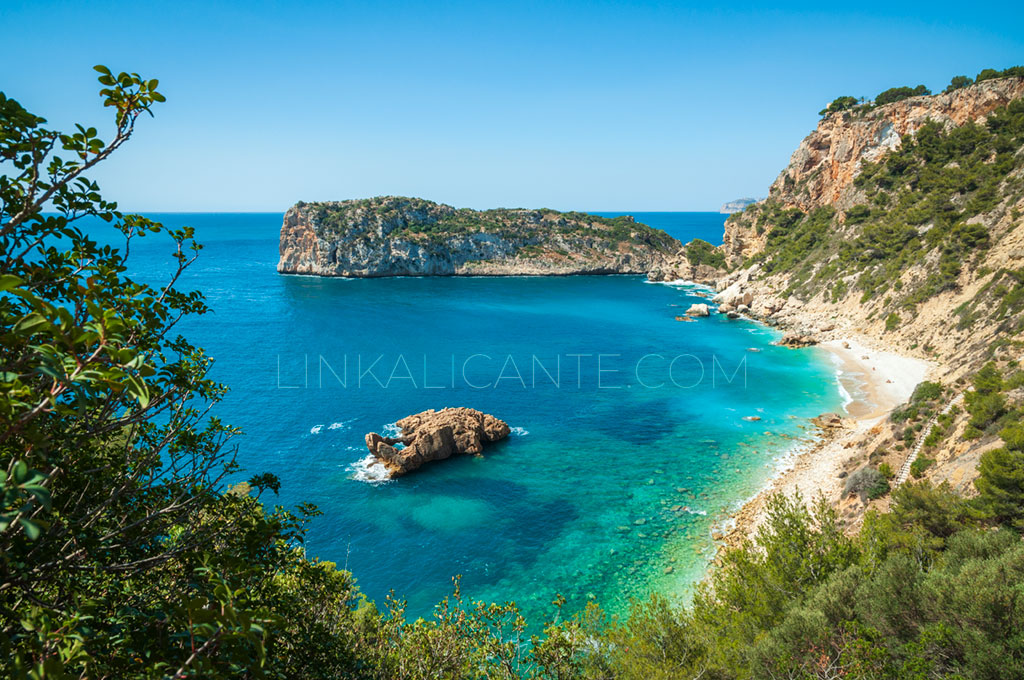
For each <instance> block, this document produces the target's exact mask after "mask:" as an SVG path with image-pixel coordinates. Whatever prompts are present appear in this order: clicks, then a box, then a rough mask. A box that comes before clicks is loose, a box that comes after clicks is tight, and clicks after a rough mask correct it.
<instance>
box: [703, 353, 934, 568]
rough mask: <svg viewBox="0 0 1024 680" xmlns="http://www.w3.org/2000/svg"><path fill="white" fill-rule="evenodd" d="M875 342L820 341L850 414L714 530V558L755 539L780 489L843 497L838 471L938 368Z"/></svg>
mask: <svg viewBox="0 0 1024 680" xmlns="http://www.w3.org/2000/svg"><path fill="white" fill-rule="evenodd" d="M870 342H871V341H869V340H866V339H865V338H862V337H852V336H848V337H842V338H837V339H833V340H828V341H826V342H822V343H819V344H818V345H816V346H817V347H820V348H822V349H823V350H825V351H827V352H829V353H830V355H831V357H832V359H833V360H834V361H835V362H836V366H837V375H836V379H837V381H838V383H839V386H840V389H842V390H843V391H845V392H846V393H847V394H848V395H849V401H848V403H847V404H846V405H845V407H844V410H845V411H846V413H845V414H840V415H841V416H842V425H841V427H838V428H829V429H828V430H825V429H823V428H819V429H818V432H817V434H816V436H815V441H814V442H813V443H811V444H810V445H809V446H807V447H805V448H803V450H797V451H793V452H792V453H791V454H789V455H788V456H787V457H786V460H785V464H784V465H781V466H780V467H779V468H778V469H777V470H776V472H775V474H773V475H772V477H771V478H770V479H769V480H767V482H766V483H765V485H764V486H763V487H762V488H761V489H760V490H758V491H757V493H755V494H754V495H753V496H752V497H750V498H748V499H747V500H746V501H745V502H744V503H743V505H742V506H741V507H740V508H739V509H737V510H735V511H734V512H731V513H729V515H728V517H727V518H726V520H725V521H724V522H723V523H722V524H720V525H719V527H718V528H717V529H716V530H713V535H712V538H713V540H714V541H715V544H716V551H715V554H716V558H715V559H714V560H713V561H714V562H717V561H718V557H717V556H718V555H720V554H721V552H722V550H725V549H729V548H734V547H738V546H739V545H741V544H742V543H743V542H744V541H747V540H751V539H752V538H753V537H754V535H755V533H756V531H757V530H758V528H759V527H760V526H761V525H762V524H763V523H764V521H765V518H766V514H765V510H766V504H767V501H768V499H769V498H770V497H771V496H773V495H775V494H777V493H782V494H785V495H787V496H792V495H793V494H794V493H795V492H798V491H799V492H800V494H801V495H802V496H803V499H804V501H805V502H807V501H811V500H813V499H814V498H816V497H817V496H818V495H819V494H820V495H823V496H824V497H825V499H826V500H827V501H828V502H829V503H830V504H832V505H836V504H837V503H838V502H839V501H840V500H841V499H842V495H843V486H844V480H843V479H842V478H841V477H840V476H839V474H840V472H841V471H842V469H843V468H844V466H845V464H846V463H847V461H848V460H849V459H850V458H851V456H853V455H855V454H857V453H858V449H857V447H856V444H857V443H858V442H860V441H862V440H863V439H864V438H865V437H867V436H869V435H871V434H872V430H873V429H874V428H875V427H876V426H877V425H878V424H879V423H880V422H881V421H882V420H883V419H884V418H886V417H887V416H888V415H889V413H890V412H891V411H892V410H893V409H894V408H896V407H897V406H899V405H900V404H903V403H904V402H906V401H907V400H908V399H909V398H910V396H911V394H913V391H914V388H915V387H916V386H917V385H918V384H919V383H920V382H921V381H923V380H926V379H927V377H928V376H929V375H930V374H931V373H932V372H934V371H935V369H936V368H937V367H938V366H937V364H935V363H933V362H930V361H925V360H923V359H917V358H913V357H908V356H905V355H902V354H899V353H897V352H894V351H891V350H882V349H877V348H872V347H869V346H868V343H870ZM872 344H873V343H872ZM794 351H798V350H794Z"/></svg>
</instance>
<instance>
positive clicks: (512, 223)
mask: <svg viewBox="0 0 1024 680" xmlns="http://www.w3.org/2000/svg"><path fill="white" fill-rule="evenodd" d="M301 206H302V207H304V208H306V209H307V210H309V211H310V212H311V214H312V215H313V216H314V218H315V221H316V224H317V225H318V227H319V228H320V229H323V230H324V232H325V233H327V234H331V235H338V236H344V235H345V234H346V233H348V232H349V230H350V229H351V227H352V225H353V224H358V223H360V222H361V221H362V220H364V219H373V220H375V221H379V222H380V223H382V224H386V225H388V227H389V229H390V231H387V232H386V236H387V237H388V238H391V239H403V240H412V241H423V240H427V241H434V242H444V241H446V240H447V239H449V238H451V237H459V236H465V235H467V234H492V235H496V236H501V237H503V238H508V239H514V240H523V241H525V242H528V243H525V245H537V244H538V243H540V242H542V241H543V240H544V239H547V238H550V237H554V236H562V237H565V238H594V239H601V240H605V241H608V242H609V243H611V244H618V243H624V242H625V243H634V244H637V245H643V246H647V247H650V248H655V249H657V250H662V251H664V252H667V253H674V252H675V251H676V250H677V249H678V248H679V242H678V241H676V240H675V239H674V238H672V237H671V236H669V235H668V234H666V233H665V232H664V231H662V230H661V229H654V228H653V227H649V226H648V225H646V224H642V223H640V222H637V221H635V220H634V219H633V218H632V217H629V216H620V217H601V216H599V215H591V214H589V213H582V212H559V211H557V210H551V209H546V208H542V209H538V210H529V209H523V208H494V209H490V210H473V209H471V208H453V207H452V206H449V205H444V204H440V203H435V202H433V201H428V200H425V199H422V198H406V197H403V196H380V197H375V198H364V199H355V200H349V201H337V202H318V203H303V204H301Z"/></svg>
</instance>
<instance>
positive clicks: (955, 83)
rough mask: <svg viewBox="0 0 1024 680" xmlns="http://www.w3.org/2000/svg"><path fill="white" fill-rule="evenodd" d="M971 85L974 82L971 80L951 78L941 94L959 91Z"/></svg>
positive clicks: (962, 77)
mask: <svg viewBox="0 0 1024 680" xmlns="http://www.w3.org/2000/svg"><path fill="white" fill-rule="evenodd" d="M973 83H974V80H973V79H972V78H968V77H967V76H953V79H952V80H951V81H949V85H947V86H946V89H945V90H943V92H952V91H953V90H959V89H960V88H962V87H967V86H968V85H971V84H973Z"/></svg>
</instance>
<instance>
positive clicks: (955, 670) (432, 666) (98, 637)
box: [0, 68, 1024, 680]
mask: <svg viewBox="0 0 1024 680" xmlns="http://www.w3.org/2000/svg"><path fill="white" fill-rule="evenodd" d="M99 70H100V74H101V75H100V80H101V83H102V84H103V85H104V90H103V94H104V97H105V101H106V102H107V103H108V104H109V105H110V106H112V107H114V108H115V111H116V116H115V122H116V132H115V136H114V138H113V141H111V142H110V143H106V144H105V143H104V142H102V141H100V140H99V139H98V138H97V132H96V131H95V130H93V129H91V128H88V129H85V128H79V129H78V131H77V132H75V133H72V134H70V135H62V134H60V133H57V132H53V131H49V130H47V129H45V128H43V127H42V125H43V124H44V122H45V121H43V120H42V119H40V118H38V117H36V116H33V115H31V114H29V113H28V112H27V111H25V110H24V109H23V108H22V107H21V106H20V105H19V104H17V102H15V101H13V100H11V99H8V98H6V97H3V96H2V95H0V162H2V163H3V164H4V170H5V173H4V174H3V175H2V176H0V248H2V250H0V258H2V263H3V268H2V271H3V274H2V275H0V324H2V328H0V345H2V347H3V353H2V355H0V386H2V389H3V398H2V399H0V464H2V465H3V469H4V473H3V476H2V477H0V502H2V506H0V550H2V553H0V670H2V671H3V675H4V676H5V677H14V678H366V679H368V680H394V679H397V680H428V679H430V680H432V679H434V678H452V679H456V678H460V679H461V678H465V679H467V680H469V679H480V678H496V679H508V680H512V679H513V678H554V679H558V680H563V679H568V678H590V679H594V680H597V679H609V678H627V679H630V678H636V679H638V680H640V679H642V680H657V679H665V680H668V679H670V678H673V679H674V678H680V677H703V678H723V679H724V678H737V679H739V678H778V677H804V678H825V677H836V678H837V677H856V678H868V679H870V678H907V679H910V678H915V679H916V678H931V677H955V678H1017V677H1021V676H1022V675H1024V626H1022V624H1021V621H1024V592H1022V591H1021V588H1020V585H1019V584H1020V583H1022V582H1024V543H1022V542H1021V540H1020V536H1019V534H1018V533H1016V531H1015V529H1017V528H1019V527H1020V522H1019V514H1015V513H1019V508H1020V507H1022V504H1021V501H1022V500H1024V496H1022V493H1021V492H1022V489H1021V485H1020V480H1021V477H1020V474H1019V473H1020V470H1021V465H1020V462H1019V460H1018V459H1019V458H1021V457H1022V456H1024V453H1022V449H1024V433H1022V432H1020V431H1019V427H1017V425H1012V426H1011V427H1007V428H1005V429H1004V431H1003V432H1002V436H1003V438H1004V441H1005V444H1006V446H1005V451H1006V452H1008V454H1012V456H1008V457H1007V456H1003V455H1002V454H1000V456H996V457H993V459H992V464H991V466H990V469H988V470H985V469H983V471H982V479H981V480H979V483H978V488H979V491H980V496H979V500H978V501H964V500H963V499H961V498H959V497H957V496H956V495H955V494H953V493H952V492H950V491H949V490H948V489H947V488H938V489H936V488H932V487H930V486H928V485H926V484H920V485H910V486H904V487H901V488H900V489H899V490H897V491H896V492H895V494H894V496H895V497H894V510H893V511H892V512H891V513H890V514H885V515H879V514H871V515H869V516H868V519H867V520H866V522H865V526H864V528H863V530H862V531H861V533H860V535H859V536H858V537H857V538H850V537H848V536H846V535H845V534H844V533H843V531H842V530H841V527H840V525H839V522H838V519H837V517H836V515H835V513H834V512H833V511H832V510H831V509H829V508H828V507H827V506H825V505H824V504H822V503H818V504H817V505H816V506H814V507H813V509H807V508H806V507H805V506H804V504H803V502H802V500H801V499H799V498H794V499H785V498H782V497H775V498H773V499H772V500H771V502H770V506H769V513H768V521H767V522H766V523H765V525H764V527H763V528H762V529H761V530H760V531H759V533H758V535H757V537H756V540H755V541H754V542H753V543H750V544H746V545H744V546H742V547H740V548H738V549H735V550H732V551H730V552H728V553H727V554H725V556H724V559H723V565H722V566H721V568H719V569H716V570H715V571H713V572H712V576H711V578H710V580H709V581H708V582H707V583H706V584H704V585H703V586H702V587H701V588H700V590H699V591H698V593H697V594H696V596H695V598H694V601H693V603H692V605H691V606H688V607H685V608H684V607H680V606H677V605H674V604H671V603H669V602H667V601H665V600H663V599H659V598H655V599H653V600H652V601H650V602H648V603H644V604H638V605H637V606H636V609H635V611H634V612H633V614H632V615H631V616H630V617H629V619H628V620H625V621H608V620H607V619H606V618H605V617H604V615H603V614H602V613H601V611H600V610H599V609H598V608H597V607H596V606H591V607H590V608H588V609H587V610H585V611H584V612H580V613H578V614H577V615H576V616H573V617H572V618H570V619H568V620H563V621H560V622H559V621H558V620H557V619H556V621H555V622H553V623H550V624H548V625H547V626H546V627H545V629H544V631H543V635H537V636H531V637H529V639H527V633H526V630H527V628H526V622H525V621H523V619H522V617H521V616H520V615H519V613H518V611H517V610H516V608H515V606H514V605H512V604H506V605H493V604H484V603H464V602H463V601H462V600H461V598H460V595H459V591H458V586H457V583H456V588H455V592H454V594H453V596H452V597H451V598H449V599H447V600H445V601H444V602H442V603H441V604H439V605H438V607H437V608H436V609H435V611H434V614H433V616H432V617H430V618H429V619H428V620H422V619H421V620H416V621H412V622H410V621H408V620H407V619H406V617H405V612H404V604H403V603H402V602H401V601H399V600H397V599H394V598H389V599H388V600H387V601H386V602H385V603H383V609H381V610H379V609H378V608H377V607H376V606H375V605H373V604H371V603H368V602H366V601H364V600H363V598H361V596H360V595H359V593H358V590H357V589H356V587H355V585H354V584H353V581H352V578H351V576H350V575H349V574H348V573H346V572H344V571H339V570H337V569H336V567H335V565H333V564H331V563H328V562H320V561H318V560H315V559H310V558H308V557H307V556H306V555H305V554H304V552H303V550H302V548H301V544H302V540H303V535H304V528H305V522H306V520H307V519H308V518H310V517H312V516H313V515H315V514H316V510H315V508H312V507H310V506H304V507H301V508H299V509H298V512H297V513H291V512H288V511H285V510H283V509H281V508H276V509H274V510H273V511H270V512H267V511H265V510H264V508H263V505H262V504H261V503H260V501H259V498H260V497H261V496H265V495H266V494H267V493H268V492H275V491H276V489H277V487H278V482H277V480H276V478H275V477H274V476H273V475H270V474H262V475H257V476H255V477H253V478H252V479H251V480H250V482H249V483H248V484H246V485H241V486H240V487H239V488H235V489H233V490H230V491H226V492H225V491H224V490H223V485H222V483H221V481H222V479H223V477H224V475H225V474H227V473H228V472H229V471H231V470H233V469H234V464H233V455H232V454H233V450H232V449H231V447H230V437H231V436H232V435H234V433H235V431H234V430H233V429H232V428H229V427H227V426H224V425H222V424H221V423H219V422H218V421H217V420H216V419H212V418H210V417H209V414H208V410H209V408H210V406H211V405H212V404H215V403H216V401H217V400H218V399H219V398H220V397H221V396H222V394H223V392H224V388H223V387H222V386H220V385H217V384H216V383H214V382H212V381H210V380H209V379H208V378H207V375H206V374H207V369H208V368H209V360H208V359H207V358H206V357H205V355H203V353H202V352H201V350H199V349H198V348H195V347H193V346H192V345H190V344H189V343H188V342H187V341H186V340H185V339H183V338H181V337H178V336H175V335H174V333H173V330H174V327H175V325H176V323H177V321H178V320H179V319H180V318H182V317H183V316H186V315H191V314H202V313H204V312H205V311H206V308H205V306H204V304H203V301H202V297H201V295H199V294H198V293H186V292H182V291H179V290H177V289H176V288H175V287H174V284H175V282H176V280H177V279H178V276H180V274H181V272H182V271H183V270H184V269H185V268H186V267H187V266H188V265H189V263H190V262H191V260H192V258H193V257H194V256H195V254H196V253H197V252H198V246H197V245H196V244H194V242H193V241H192V233H191V231H189V230H181V231H174V232H165V230H164V229H163V228H162V227H161V225H159V224H157V223H154V222H151V221H149V220H147V219H145V218H143V217H140V216H137V215H128V214H123V213H121V212H119V211H118V209H117V206H116V205H115V204H113V203H109V202H106V201H104V200H103V199H102V198H101V197H100V195H99V190H98V187H97V186H96V185H95V184H94V183H93V182H91V181H90V180H87V179H86V178H85V176H84V173H85V172H86V171H88V170H89V169H90V168H91V167H93V166H94V165H96V163H98V162H100V161H102V160H103V159H104V158H106V157H107V156H109V154H110V153H112V152H113V151H114V150H115V149H116V148H117V147H118V146H120V145H121V144H122V143H123V142H124V141H126V140H127V139H128V138H129V137H130V135H131V132H132V130H133V126H134V123H135V121H136V119H137V118H138V117H139V116H140V115H141V114H143V113H146V112H147V111H149V110H150V108H151V106H152V105H153V104H154V103H158V102H160V101H162V97H161V96H160V95H159V92H158V91H157V89H156V88H157V85H158V84H157V83H156V82H155V81H146V80H144V79H142V78H141V77H139V76H137V75H135V74H118V75H116V76H115V75H114V74H112V73H110V72H109V71H107V70H106V69H102V68H100V69H99ZM48 202H49V204H50V205H52V206H53V208H54V209H55V213H52V214H44V213H43V212H42V208H43V206H44V205H46V204H47V203H48ZM89 216H92V217H99V218H101V219H103V220H105V221H106V222H108V223H110V225H111V227H112V228H115V229H118V230H120V232H121V233H122V234H123V236H124V238H125V242H126V244H128V243H130V242H131V241H132V240H133V239H137V238H142V237H144V236H145V237H146V238H158V237H160V236H161V234H163V235H165V236H166V237H169V238H170V240H171V241H172V243H174V244H175V250H174V255H173V257H174V259H175V261H176V262H177V265H178V267H177V272H176V273H175V274H174V275H173V276H172V279H171V281H170V282H169V283H168V284H167V285H165V286H161V287H151V286H149V285H146V284H141V283H137V282H134V281H131V280H130V279H128V278H127V277H126V276H125V275H124V272H125V256H124V255H123V252H127V247H126V248H125V250H124V251H119V250H116V249H112V248H107V247H100V246H98V245H97V244H96V243H95V242H93V241H91V240H90V239H89V238H88V237H87V236H86V235H85V234H83V233H82V232H81V231H80V230H79V229H78V227H77V226H76V225H77V223H78V222H79V220H82V219H83V218H85V217H89ZM1019 382H1020V381H1019V379H1018V377H1017V376H1016V375H1015V376H1011V377H1010V378H1008V379H1004V378H1003V376H1002V375H1001V374H1000V373H999V372H998V371H996V370H995V369H992V370H984V371H982V372H981V373H980V374H979V376H978V377H977V378H976V381H975V386H976V389H977V391H979V392H982V393H984V394H983V395H982V396H985V395H992V394H1002V393H1003V392H1004V391H1005V390H1006V389H1014V388H1015V387H1019V384H1018V383H1019ZM937 394H938V390H937V389H936V388H935V387H933V386H926V387H924V388H923V389H922V390H921V392H920V394H918V395H916V396H915V400H916V401H917V402H921V403H924V402H926V401H929V400H932V399H934V398H936V397H937ZM968 408H969V409H974V408H975V404H973V403H972V404H969V405H968ZM980 412H981V411H979V413H980ZM973 415H974V410H972V416H973ZM986 427H989V426H988V425H987V426H986ZM1013 456H1016V458H1014V457H1013ZM996 526H1002V528H996V529H994V528H993V527H996ZM561 604H562V603H561V602H560V601H559V602H556V605H559V606H560V605H561Z"/></svg>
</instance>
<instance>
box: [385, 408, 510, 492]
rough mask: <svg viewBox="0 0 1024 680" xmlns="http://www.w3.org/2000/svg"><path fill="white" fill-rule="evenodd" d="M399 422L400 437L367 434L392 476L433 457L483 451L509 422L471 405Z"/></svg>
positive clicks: (502, 433)
mask: <svg viewBox="0 0 1024 680" xmlns="http://www.w3.org/2000/svg"><path fill="white" fill-rule="evenodd" d="M396 425H397V426H398V428H399V429H400V430H401V436H399V437H383V436H381V435H379V434H377V433H376V432H370V433H368V434H367V435H366V448H367V449H369V450H370V453H371V454H373V455H374V457H376V458H377V460H379V461H380V462H381V463H383V464H384V467H385V468H387V471H388V474H389V476H391V477H392V478H394V477H400V476H402V475H404V474H407V473H409V472H412V471H413V470H415V469H417V468H419V467H420V466H422V465H423V464H425V463H428V462H430V461H433V460H444V459H445V458H450V457H451V456H454V455H457V454H470V455H480V454H481V453H482V452H483V447H484V444H485V443H487V442H496V441H498V440H500V439H504V438H505V437H507V436H508V435H509V432H510V431H511V430H510V428H509V426H508V424H507V423H505V422H504V421H502V420H499V419H497V418H495V417H494V416H492V415H489V414H487V413H482V412H480V411H477V410H475V409H471V408H445V409H441V410H440V411H435V410H433V409H430V410H429V411H423V412H422V413H416V414H414V415H411V416H408V417H406V418H402V419H401V420H399V421H398V422H397V423H396Z"/></svg>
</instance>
